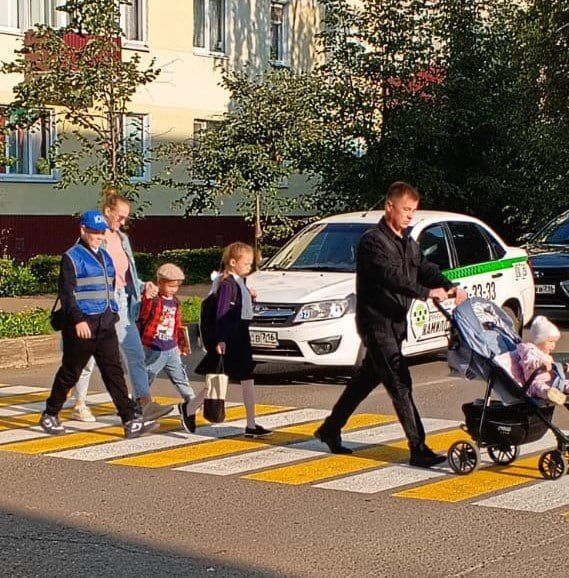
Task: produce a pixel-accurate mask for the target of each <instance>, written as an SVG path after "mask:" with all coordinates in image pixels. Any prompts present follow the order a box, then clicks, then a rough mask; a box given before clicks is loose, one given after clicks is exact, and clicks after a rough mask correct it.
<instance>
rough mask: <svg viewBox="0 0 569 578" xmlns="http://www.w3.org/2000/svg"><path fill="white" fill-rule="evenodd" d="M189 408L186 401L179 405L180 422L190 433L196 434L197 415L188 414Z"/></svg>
mask: <svg viewBox="0 0 569 578" xmlns="http://www.w3.org/2000/svg"><path fill="white" fill-rule="evenodd" d="M187 407H188V402H187V401H184V402H182V403H179V404H178V411H179V412H180V420H181V422H182V427H183V428H184V429H185V430H186V431H187V432H188V433H194V432H195V431H196V414H195V413H190V414H187V413H186V408H187Z"/></svg>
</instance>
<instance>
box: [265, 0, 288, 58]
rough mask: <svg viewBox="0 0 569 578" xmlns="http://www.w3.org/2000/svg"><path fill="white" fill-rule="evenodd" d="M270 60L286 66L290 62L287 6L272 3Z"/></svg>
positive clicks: (280, 3)
mask: <svg viewBox="0 0 569 578" xmlns="http://www.w3.org/2000/svg"><path fill="white" fill-rule="evenodd" d="M270 34H271V38H270V47H269V58H270V60H271V62H274V63H277V64H285V63H286V62H287V61H288V54H289V49H288V28H287V22H286V4H285V3H284V2H271V29H270Z"/></svg>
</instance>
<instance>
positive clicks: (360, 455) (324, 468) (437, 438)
mask: <svg viewBox="0 0 569 578" xmlns="http://www.w3.org/2000/svg"><path fill="white" fill-rule="evenodd" d="M463 437H464V432H463V431H462V430H458V429H457V430H453V431H450V432H444V433H439V434H433V435H431V436H429V437H428V439H427V442H428V444H429V445H430V446H431V447H432V448H433V450H435V451H440V450H441V449H443V448H444V449H446V448H447V447H448V446H449V445H450V444H451V443H453V442H454V441H456V440H458V439H461V438H463ZM408 453H409V452H408V450H407V441H406V440H402V441H400V442H394V443H390V444H387V445H379V446H374V447H371V448H365V449H362V450H358V451H356V452H354V454H352V455H334V456H328V457H325V458H319V459H315V460H311V461H310V462H305V463H301V464H297V465H291V466H284V467H282V468H276V469H273V470H268V471H264V472H259V473H255V474H249V475H246V476H243V477H244V478H247V479H251V480H258V481H264V482H273V483H279V484H290V485H301V484H310V483H313V482H321V481H323V480H327V479H331V478H335V477H340V476H345V475H349V474H355V473H358V472H362V471H364V470H370V469H376V468H381V467H385V466H387V465H389V464H391V463H393V462H401V461H403V460H405V459H407V458H408Z"/></svg>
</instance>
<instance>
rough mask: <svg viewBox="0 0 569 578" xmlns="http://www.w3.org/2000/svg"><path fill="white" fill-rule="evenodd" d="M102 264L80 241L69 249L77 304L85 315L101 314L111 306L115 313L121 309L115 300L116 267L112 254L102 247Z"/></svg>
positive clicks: (68, 253)
mask: <svg viewBox="0 0 569 578" xmlns="http://www.w3.org/2000/svg"><path fill="white" fill-rule="evenodd" d="M99 251H100V253H101V255H102V256H103V262H104V264H102V263H101V262H100V261H99V260H98V259H97V257H96V256H95V255H94V254H93V253H92V252H91V251H89V249H87V248H86V247H84V246H83V245H80V244H79V243H78V244H77V245H74V246H73V247H71V249H69V250H68V251H67V252H66V254H67V255H68V256H69V257H70V259H71V262H72V263H73V266H74V268H75V276H76V278H77V287H76V289H75V299H76V300H77V306H78V307H79V309H81V311H82V312H83V313H84V314H85V315H99V314H101V313H104V311H105V310H106V309H107V307H110V308H111V310H112V311H113V312H114V313H117V311H118V310H119V308H118V305H117V302H116V301H115V290H114V282H115V267H114V265H113V261H112V259H111V257H110V255H109V254H108V253H107V252H106V251H105V250H104V249H103V248H102V247H101V248H100V249H99Z"/></svg>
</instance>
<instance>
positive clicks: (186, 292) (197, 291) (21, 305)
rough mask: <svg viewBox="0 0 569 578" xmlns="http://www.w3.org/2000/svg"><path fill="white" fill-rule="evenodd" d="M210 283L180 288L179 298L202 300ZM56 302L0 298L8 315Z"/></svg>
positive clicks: (45, 297)
mask: <svg viewBox="0 0 569 578" xmlns="http://www.w3.org/2000/svg"><path fill="white" fill-rule="evenodd" d="M210 286H211V285H210V284H209V283H200V284H198V285H183V286H182V287H180V291H179V292H178V298H179V299H180V301H185V300H186V299H187V298H188V297H193V296H197V297H201V298H202V299H203V298H204V297H206V296H207V294H208V292H209V289H210ZM54 301H55V295H30V296H21V297H0V311H6V312H8V313H14V312H17V311H23V310H24V309H35V308H36V307H41V308H42V309H51V308H52V307H53V303H54Z"/></svg>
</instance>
